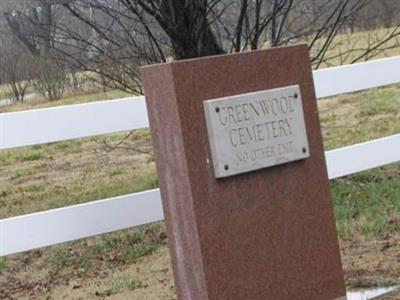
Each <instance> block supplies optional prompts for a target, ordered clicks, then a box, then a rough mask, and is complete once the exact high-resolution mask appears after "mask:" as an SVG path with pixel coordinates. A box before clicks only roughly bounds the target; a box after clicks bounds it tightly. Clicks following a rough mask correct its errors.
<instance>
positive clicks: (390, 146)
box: [0, 57, 400, 256]
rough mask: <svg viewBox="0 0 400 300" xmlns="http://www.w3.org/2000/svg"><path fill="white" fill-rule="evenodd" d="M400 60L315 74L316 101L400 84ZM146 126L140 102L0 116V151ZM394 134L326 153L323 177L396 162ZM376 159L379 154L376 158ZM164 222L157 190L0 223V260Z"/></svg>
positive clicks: (399, 139)
mask: <svg viewBox="0 0 400 300" xmlns="http://www.w3.org/2000/svg"><path fill="white" fill-rule="evenodd" d="M399 68H400V57H392V58H386V59H381V60H376V61H371V62H366V63H360V64H354V65H348V66H341V67H335V68H329V69H323V70H318V71H314V73H313V75H314V82H315V86H316V94H317V97H318V98H323V97H330V96H334V95H339V94H343V93H350V92H356V91H360V90H365V89H370V88H375V87H380V86H385V85H389V84H395V83H399V82H400V72H398V70H399ZM147 126H148V118H147V110H146V105H145V101H144V97H137V98H125V99H118V100H110V101H101V102H93V103H88V104H78V105H69V106H62V107H54V108H45V109H37V110H30V111H23V112H15V113H3V114H0V150H1V149H9V148H16V147H22V146H29V145H35V144H43V143H49V142H56V141H63V140H69V139H74V138H82V137H88V136H95V135H101V134H109V133H114V132H120V131H127V130H133V129H138V128H144V127H147ZM399 150H400V135H394V136H390V137H386V138H382V139H378V140H373V141H368V142H365V143H361V144H357V145H352V146H348V147H345V148H341V149H335V150H332V151H327V152H326V153H325V154H326V159H327V169H328V174H329V178H330V179H334V178H338V177H341V176H346V175H350V174H353V173H356V172H360V171H364V170H368V169H371V168H375V167H379V166H383V165H386V164H390V163H394V162H397V161H400V151H399ZM376 153H379V155H376ZM162 219H163V214H162V205H161V200H160V193H159V190H150V191H145V192H140V193H135V194H130V195H124V196H120V197H115V198H110V199H104V200H99V201H94V202H89V203H85V204H80V205H74V206H69V207H65V208H59V209H53V210H48V211H44V212H39V213H34V214H29V215H24V216H18V217H13V218H8V219H3V220H0V256H4V255H10V254H14V253H18V252H23V251H28V250H31V249H36V248H40V247H45V246H50V245H54V244H58V243H63V242H67V241H73V240H76V239H80V238H85V237H89V236H93V235H98V234H103V233H108V232H112V231H115V230H120V229H126V228H130V227H134V226H138V225H142V224H146V223H151V222H155V221H159V220H162Z"/></svg>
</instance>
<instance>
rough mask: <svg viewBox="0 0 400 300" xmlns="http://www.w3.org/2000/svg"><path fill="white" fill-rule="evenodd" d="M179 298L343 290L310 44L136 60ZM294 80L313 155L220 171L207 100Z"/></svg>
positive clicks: (231, 299)
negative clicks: (219, 174)
mask: <svg viewBox="0 0 400 300" xmlns="http://www.w3.org/2000/svg"><path fill="white" fill-rule="evenodd" d="M142 75H143V81H144V85H145V93H146V101H147V106H148V110H149V117H150V124H151V132H152V137H153V142H154V149H155V154H156V161H157V170H158V174H159V182H160V189H161V194H162V200H163V205H164V212H165V220H166V224H167V229H168V237H169V242H170V249H171V255H172V264H173V270H174V276H175V283H176V288H177V293H178V296H179V299H182V300H189V299H192V300H207V299H210V300H257V299H260V300H265V299H272V300H279V299H282V300H283V299H285V300H286V299H287V300H295V299H299V300H300V299H302V300H334V299H345V298H344V297H345V294H346V293H345V287H344V281H343V274H342V266H341V261H340V253H339V247H338V239H337V234H336V228H335V218H334V214H333V209H332V200H331V194H330V186H329V180H328V177H327V171H326V166H325V156H324V149H323V145H322V138H321V130H320V123H319V119H318V109H317V104H316V99H315V92H314V85H313V79H312V72H311V66H310V62H309V53H308V51H307V47H306V46H294V47H288V48H276V49H271V50H261V51H254V52H248V53H240V54H231V55H221V56H216V57H206V58H200V59H192V60H186V61H178V62H173V63H168V64H160V65H153V66H149V67H144V68H143V69H142ZM291 85H299V86H300V90H301V95H302V102H303V110H304V120H305V125H306V132H307V137H308V143H309V152H310V157H309V158H306V159H303V160H299V161H295V162H290V163H287V164H282V165H278V166H274V167H270V168H265V169H261V170H258V171H251V172H247V173H244V174H241V175H236V176H231V177H226V178H221V179H217V178H215V175H214V170H213V165H212V157H211V150H210V143H209V138H208V134H207V126H206V120H205V114H204V108H203V101H204V100H207V99H214V98H221V97H226V96H232V95H238V94H244V93H250V92H255V91H261V90H268V89H274V88H279V87H283V86H291Z"/></svg>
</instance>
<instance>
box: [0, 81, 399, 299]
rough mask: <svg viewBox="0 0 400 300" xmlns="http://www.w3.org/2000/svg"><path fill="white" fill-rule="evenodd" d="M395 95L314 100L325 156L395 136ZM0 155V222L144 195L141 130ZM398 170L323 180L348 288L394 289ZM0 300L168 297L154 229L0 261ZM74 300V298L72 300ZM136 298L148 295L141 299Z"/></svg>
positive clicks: (167, 275)
mask: <svg viewBox="0 0 400 300" xmlns="http://www.w3.org/2000/svg"><path fill="white" fill-rule="evenodd" d="M399 96H400V88H399V87H398V86H393V87H387V88H381V89H375V90H371V91H368V92H363V93H359V94H352V95H346V96H342V97H338V98H333V99H325V100H321V101H320V102H319V110H320V118H321V123H322V128H323V136H324V143H325V147H326V149H333V148H337V147H341V146H345V145H349V144H353V143H356V142H362V141H366V140H370V139H374V138H379V137H382V136H387V135H390V134H394V133H398V132H400V121H399V117H400V100H399V99H400V97H399ZM123 137H124V134H118V135H109V136H103V137H97V138H89V139H81V140H75V141H68V142H60V143H54V144H51V145H43V146H35V147H28V148H23V149H18V150H12V151H3V152H1V153H0V186H1V189H0V203H1V206H0V217H1V218H4V217H9V216H14V215H19V214H21V213H29V212H33V211H40V210H45V209H49V208H55V207H62V206H65V205H71V204H75V203H81V202H86V201H90V200H96V199H102V198H106V197H111V196H116V195H120V194H125V193H130V192H135V191H140V190H144V189H149V188H154V187H156V186H157V177H156V174H155V168H154V158H153V155H152V152H151V143H150V138H149V133H148V130H140V131H138V132H135V133H134V134H132V135H131V136H129V138H127V140H126V142H125V143H123V144H122V145H120V147H119V148H116V149H112V147H111V146H112V145H116V144H117V142H118V141H119V140H120V139H121V138H123ZM399 171H400V165H398V164H394V165H390V166H387V167H383V168H379V169H376V170H372V171H368V172H363V173H359V174H356V175H353V176H348V177H345V178H341V179H338V180H335V181H332V194H333V199H334V204H335V213H336V217H337V228H338V232H339V236H340V240H341V250H342V256H343V263H344V269H345V275H346V282H347V284H348V285H349V286H350V287H364V286H376V285H389V284H392V283H395V282H398V278H399V276H400V266H399V264H398V261H397V260H398V257H399V256H400V246H399V245H400V244H399V241H400V222H399V221H400V180H399V179H400V178H399V176H400V175H399V174H400V172H399ZM0 273H1V274H2V275H0V298H2V297H3V298H4V297H10V298H13V297H14V298H15V299H23V298H24V297H25V298H38V299H43V298H46V297H47V299H59V297H61V296H62V295H70V296H71V295H76V297H77V298H76V299H80V298H79V297H81V298H82V299H83V298H84V299H90V298H104V297H106V298H110V299H123V298H124V297H127V295H129V297H131V298H132V299H174V291H173V281H172V276H171V268H170V264H169V256H168V252H167V247H166V234H165V230H164V225H163V224H155V225H148V226H144V227H141V228H139V229H132V230H127V231H122V232H118V233H114V234H109V235H105V236H101V237H95V238H90V239H86V240H83V241H78V242H73V243H67V244H63V245H60V246H54V247H50V248H47V249H42V250H37V251H31V252H29V253H25V254H21V255H14V256H9V257H7V258H2V259H0ZM78 295H80V296H78ZM140 295H149V296H148V297H149V298H141V296H140Z"/></svg>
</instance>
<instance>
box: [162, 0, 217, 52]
mask: <svg viewBox="0 0 400 300" xmlns="http://www.w3.org/2000/svg"><path fill="white" fill-rule="evenodd" d="M159 13H160V16H159V17H158V18H156V19H157V21H158V22H159V23H160V25H161V27H162V28H163V29H164V30H165V32H166V33H167V34H168V36H169V37H170V39H171V43H172V48H173V50H174V56H175V58H176V59H186V58H193V57H199V56H207V55H215V54H222V53H225V52H224V50H223V48H222V46H221V45H220V43H219V42H218V40H217V38H216V36H215V34H214V32H213V31H212V28H211V26H210V23H209V21H208V18H207V16H208V7H207V1H206V0H200V1H185V0H167V1H162V4H161V7H160V11H159Z"/></svg>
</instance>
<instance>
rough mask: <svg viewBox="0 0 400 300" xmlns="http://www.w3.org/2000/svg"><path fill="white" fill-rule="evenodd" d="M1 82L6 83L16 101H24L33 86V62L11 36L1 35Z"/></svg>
mask: <svg viewBox="0 0 400 300" xmlns="http://www.w3.org/2000/svg"><path fill="white" fill-rule="evenodd" d="M0 39H1V43H0V82H2V83H6V84H7V87H8V90H9V91H10V95H11V98H12V99H13V100H14V101H23V100H24V97H25V95H26V92H27V89H28V88H29V87H30V86H31V81H30V77H31V73H30V72H31V71H32V68H31V66H32V61H31V60H30V58H29V57H28V56H26V53H25V51H24V49H22V48H21V46H20V45H19V44H18V42H17V41H16V40H14V38H13V37H12V36H11V35H7V34H4V33H3V34H1V35H0Z"/></svg>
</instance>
